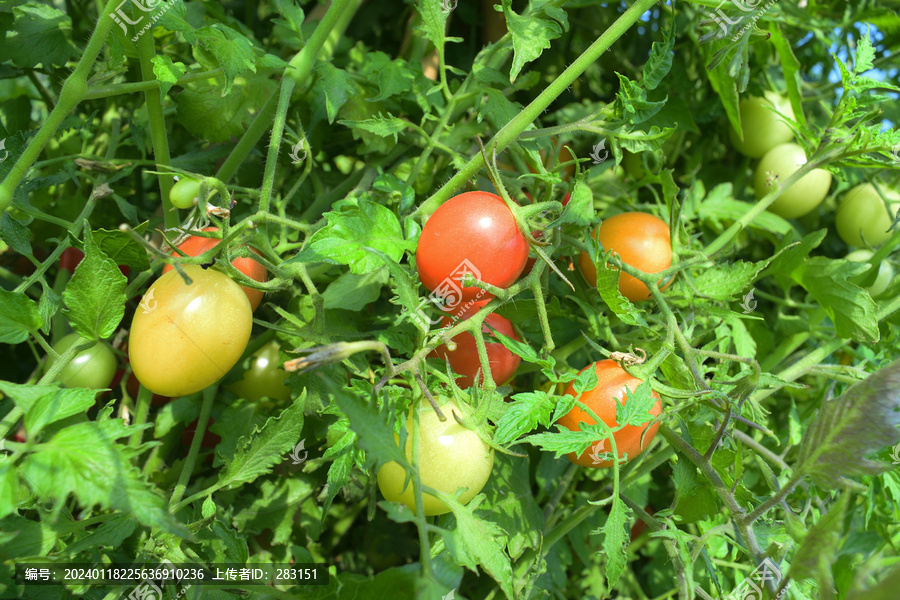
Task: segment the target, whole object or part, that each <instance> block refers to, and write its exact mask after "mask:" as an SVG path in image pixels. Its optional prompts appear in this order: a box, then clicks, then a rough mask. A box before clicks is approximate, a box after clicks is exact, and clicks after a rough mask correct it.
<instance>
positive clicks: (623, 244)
mask: <svg viewBox="0 0 900 600" xmlns="http://www.w3.org/2000/svg"><path fill="white" fill-rule="evenodd" d="M593 236H594V237H595V238H596V239H597V241H599V242H600V245H601V246H603V248H604V249H605V250H612V251H613V252H615V253H616V255H618V256H619V258H621V260H622V262H624V263H625V264H628V265H631V266H632V267H634V268H636V269H639V270H641V271H643V272H645V273H656V272H659V271H662V270H664V269H667V268H669V267H670V266H671V265H672V246H671V242H670V240H669V226H668V225H666V223H665V221H663V220H662V219H660V218H659V217H656V216H654V215H649V214H646V213H638V212H634V213H622V214H619V215H614V216H612V217H609V218H608V219H604V220H603V222H602V223H600V225H599V227H597V228H596V229H595V230H594V232H593ZM578 267H579V268H580V269H581V273H582V274H583V275H584V278H585V279H587V280H588V282H590V283H591V284H592V285H596V282H597V268H596V267H595V266H594V263H593V261H592V260H591V257H590V255H589V254H588V253H587V252H582V253H581V254H580V255H579V256H578ZM669 283H671V282H668V283H667V284H666V285H665V286H663V288H662V289H665V288H666V287H668V284H669ZM619 291H620V292H621V293H622V295H623V296H625V297H626V298H628V299H629V300H631V301H632V302H639V301H641V300H646V299H647V298H649V297H650V290H649V288H647V286H646V285H645V284H644V283H643V282H641V281H640V280H639V279H637V278H636V277H634V276H633V275H629V274H628V273H621V274H620V275H619Z"/></svg>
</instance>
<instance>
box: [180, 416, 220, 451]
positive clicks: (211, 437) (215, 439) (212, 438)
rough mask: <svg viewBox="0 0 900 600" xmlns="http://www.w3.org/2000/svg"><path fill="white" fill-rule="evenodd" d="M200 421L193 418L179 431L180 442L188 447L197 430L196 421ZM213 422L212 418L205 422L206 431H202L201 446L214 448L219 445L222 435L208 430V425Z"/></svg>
mask: <svg viewBox="0 0 900 600" xmlns="http://www.w3.org/2000/svg"><path fill="white" fill-rule="evenodd" d="M199 422H200V419H197V420H195V421H194V422H193V423H191V424H189V425H188V426H187V427H185V428H184V431H183V432H181V443H182V444H184V445H185V446H187V447H190V445H191V442H193V441H194V434H195V433H196V432H197V423H199ZM212 424H213V420H212V419H210V420H209V423H207V424H206V431H204V432H203V440H202V441H201V442H200V447H201V448H215V447H216V446H218V445H219V442H221V441H222V437H221V436H220V435H218V434H216V433H213V432H212V431H210V430H209V427H210V426H211V425H212Z"/></svg>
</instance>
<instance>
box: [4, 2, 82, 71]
mask: <svg viewBox="0 0 900 600" xmlns="http://www.w3.org/2000/svg"><path fill="white" fill-rule="evenodd" d="M12 12H13V18H14V21H13V23H12V24H11V25H10V27H9V29H8V30H7V31H6V32H5V34H6V35H5V36H4V37H3V38H0V56H2V57H3V59H4V60H12V62H13V63H15V64H16V66H18V67H21V68H23V69H33V68H34V67H36V66H37V65H38V64H41V65H43V67H44V70H45V71H50V70H52V69H51V68H52V67H62V66H63V65H65V64H66V62H67V61H68V60H69V59H70V58H72V57H74V56H75V46H74V45H73V44H72V41H71V37H72V19H71V18H70V17H69V16H68V15H67V14H66V13H64V12H63V11H61V10H60V9H58V8H55V7H53V6H51V5H50V3H44V2H29V3H27V4H23V5H21V6H15V7H13V9H12Z"/></svg>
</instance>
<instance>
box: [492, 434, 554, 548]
mask: <svg viewBox="0 0 900 600" xmlns="http://www.w3.org/2000/svg"><path fill="white" fill-rule="evenodd" d="M495 441H496V440H495ZM482 493H484V495H485V496H487V498H488V500H487V502H485V503H484V504H482V505H481V506H480V509H482V510H484V509H488V510H490V517H489V520H490V521H492V522H493V523H495V524H497V525H498V526H499V527H500V528H501V529H503V531H504V532H505V535H506V537H507V538H508V540H509V541H508V542H507V549H508V551H509V554H510V556H511V557H512V558H513V559H517V558H519V556H521V554H522V552H523V551H524V550H525V548H533V549H537V548H539V547H540V543H541V534H540V532H541V531H543V530H544V524H545V523H544V513H543V512H542V511H541V507H540V506H539V505H538V502H537V499H536V498H535V497H534V494H533V493H532V492H531V481H530V473H529V465H528V461H524V460H520V459H517V458H515V457H511V456H507V455H505V454H497V455H496V456H495V458H494V469H493V471H492V472H491V477H490V479H488V482H487V484H486V485H485V487H484V489H483V490H482Z"/></svg>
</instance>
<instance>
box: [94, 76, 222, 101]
mask: <svg viewBox="0 0 900 600" xmlns="http://www.w3.org/2000/svg"><path fill="white" fill-rule="evenodd" d="M220 75H222V69H212V70H210V71H202V72H200V73H188V74H187V75H184V76H183V77H180V78H179V79H178V80H177V81H176V82H175V85H177V86H180V87H185V85H187V84H188V83H193V82H195V81H203V80H204V79H210V78H213V77H216V76H220ZM149 90H159V80H158V79H156V77H155V76H154V78H153V80H152V81H137V82H134V83H113V84H110V85H102V86H96V87H90V88H88V91H87V94H85V95H84V99H85V100H96V99H98V98H109V97H110V96H121V95H123V94H136V93H139V92H146V91H149Z"/></svg>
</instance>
